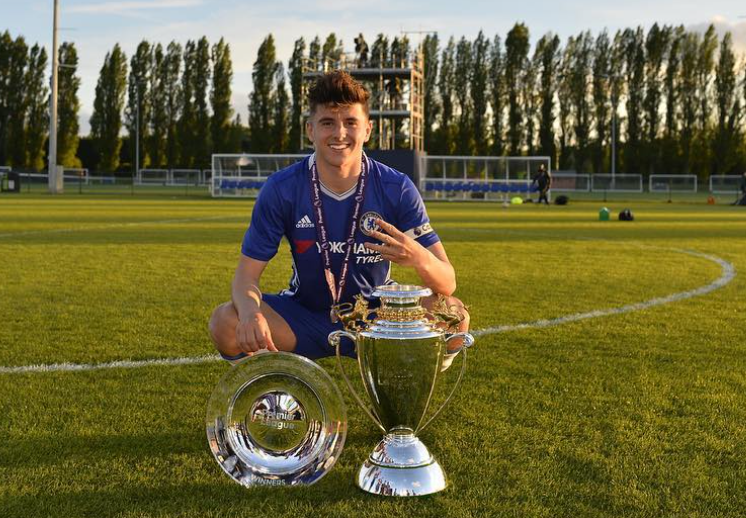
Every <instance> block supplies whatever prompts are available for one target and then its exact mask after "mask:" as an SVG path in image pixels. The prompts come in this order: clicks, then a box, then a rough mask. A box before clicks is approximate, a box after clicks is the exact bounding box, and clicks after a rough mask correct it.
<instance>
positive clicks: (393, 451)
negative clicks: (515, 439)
mask: <svg viewBox="0 0 746 518" xmlns="http://www.w3.org/2000/svg"><path fill="white" fill-rule="evenodd" d="M431 294H432V292H431V291H430V290H429V289H427V288H421V287H419V286H408V285H397V284H394V285H387V286H379V287H378V288H377V289H376V291H375V292H374V293H373V296H374V297H380V298H381V307H380V308H379V309H376V310H369V309H368V307H367V302H365V301H364V300H363V299H362V297H359V298H358V299H357V302H356V303H355V305H354V306H352V305H351V304H350V305H347V307H344V308H340V310H339V311H338V314H339V316H340V319H341V320H342V321H343V322H344V323H345V327H346V328H347V330H345V331H334V332H333V333H331V334H330V335H329V343H330V344H331V345H333V346H335V347H336V349H337V359H338V364H339V368H340V370H341V372H342V376H343V377H344V379H345V382H346V383H347V386H348V387H349V388H350V391H351V392H352V394H353V396H354V397H355V399H356V400H357V402H358V404H360V406H361V407H362V408H363V410H365V412H366V413H367V414H368V416H369V417H370V418H371V419H372V420H373V421H374V422H375V423H376V424H377V425H378V426H379V427H380V428H381V430H382V431H383V432H384V433H385V434H386V435H385V436H384V438H383V440H382V441H381V442H380V443H378V446H376V448H375V449H374V450H373V453H371V454H370V456H369V457H368V460H366V461H365V463H364V464H363V466H362V468H361V469H360V472H359V473H358V478H357V484H358V486H360V488H362V489H363V490H365V491H367V492H369V493H374V494H377V495H390V496H420V495H428V494H431V493H437V492H438V491H442V490H443V489H445V487H446V477H445V473H444V472H443V469H442V468H441V467H440V465H439V464H438V462H437V461H436V460H435V459H434V458H433V456H432V455H431V454H430V452H429V451H428V450H427V448H426V447H425V445H424V444H423V443H422V441H420V439H418V438H417V434H418V433H419V432H421V431H422V430H423V429H424V428H425V427H426V426H427V425H428V424H429V423H430V422H432V420H433V419H434V418H435V417H436V416H437V415H438V413H440V411H441V410H443V408H444V407H445V405H446V404H447V403H448V400H450V398H451V396H453V394H454V392H455V390H456V388H457V387H458V385H459V383H460V381H461V378H462V376H463V374H464V370H465V368H466V354H465V351H464V352H463V353H462V356H463V360H462V364H461V370H460V371H459V375H458V380H457V381H456V384H455V385H454V387H453V389H452V390H451V392H450V394H449V395H448V398H447V399H446V401H445V402H444V403H443V405H442V406H441V407H440V408H439V409H438V410H437V411H435V412H434V413H432V415H431V416H430V417H429V418H428V419H427V420H426V419H425V416H426V415H427V410H428V405H429V404H430V401H431V399H432V396H433V391H434V388H435V385H436V381H437V379H438V377H439V376H440V375H441V371H442V370H443V367H444V363H443V362H444V355H445V353H446V348H447V344H448V342H450V341H451V340H454V339H460V340H461V342H462V345H461V346H460V347H461V349H465V348H468V347H471V346H472V345H474V338H473V337H472V335H470V334H469V333H454V334H448V331H449V330H452V329H454V328H455V326H456V325H457V324H458V323H459V322H460V320H461V317H460V316H459V315H458V314H457V313H456V312H452V311H451V310H450V308H448V307H447V306H446V303H445V299H443V298H442V297H441V299H440V300H439V302H438V304H436V306H435V307H434V308H433V309H432V310H431V311H430V312H429V313H428V312H427V311H426V310H425V309H424V308H423V307H422V306H421V305H420V301H421V299H422V298H423V297H427V296H429V295H431ZM371 313H375V314H376V318H375V320H372V321H371V320H369V316H370V315H371ZM342 337H347V338H349V339H351V340H352V341H354V342H355V345H356V351H357V358H358V366H359V367H360V375H361V376H362V379H363V386H364V387H365V391H366V392H367V394H368V399H369V400H370V403H371V407H372V408H369V407H368V405H366V404H365V403H363V401H362V399H361V397H360V396H359V395H358V394H357V392H356V391H355V389H354V388H353V386H352V384H351V383H350V380H349V379H348V377H347V375H346V374H345V371H344V366H343V364H342V359H341V355H340V345H339V344H340V339H341V338H342ZM449 352H454V351H449Z"/></svg>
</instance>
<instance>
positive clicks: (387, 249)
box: [365, 219, 429, 268]
mask: <svg viewBox="0 0 746 518" xmlns="http://www.w3.org/2000/svg"><path fill="white" fill-rule="evenodd" d="M376 224H377V225H378V226H379V227H381V230H383V232H378V231H375V230H374V231H372V232H371V233H370V236H371V237H373V238H375V239H378V240H379V241H381V242H382V243H383V244H381V245H376V244H374V243H365V247H366V248H368V249H369V250H373V251H375V252H378V253H380V254H381V257H383V258H384V259H386V260H387V261H391V262H392V263H396V264H398V265H401V266H409V267H412V268H414V267H416V266H419V265H421V264H422V263H423V262H425V261H426V260H427V254H429V252H428V251H427V249H426V248H425V247H424V246H422V245H421V244H419V243H418V242H417V241H415V240H414V239H412V238H411V237H409V236H408V235H406V234H404V233H403V232H400V231H399V230H398V229H397V228H396V227H395V226H394V225H391V224H389V223H386V222H385V221H383V220H382V219H376Z"/></svg>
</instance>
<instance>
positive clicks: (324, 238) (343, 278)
mask: <svg viewBox="0 0 746 518" xmlns="http://www.w3.org/2000/svg"><path fill="white" fill-rule="evenodd" d="M367 173H368V162H367V160H366V158H365V155H363V160H362V164H361V166H360V177H359V178H358V180H357V189H356V190H355V205H354V206H353V209H352V216H351V218H350V229H349V231H348V232H347V241H346V243H347V249H346V251H345V256H344V260H343V262H342V270H341V271H340V273H339V285H337V282H336V279H335V276H334V272H332V256H331V245H330V244H329V233H328V232H327V230H326V221H325V220H324V211H323V209H322V201H321V181H320V180H319V171H318V169H317V168H316V160H314V162H313V164H312V165H311V202H312V203H313V211H314V216H315V217H316V234H317V237H318V239H319V245H320V247H321V256H322V258H323V261H324V277H325V278H326V284H327V285H328V286H329V293H330V294H331V296H332V308H334V306H336V305H337V304H339V301H340V300H341V299H342V292H343V291H344V287H345V284H346V283H347V273H348V272H349V270H350V258H351V257H352V249H353V248H354V246H355V231H356V230H357V225H358V221H359V220H360V212H361V210H362V208H363V198H364V196H365V185H366V183H367Z"/></svg>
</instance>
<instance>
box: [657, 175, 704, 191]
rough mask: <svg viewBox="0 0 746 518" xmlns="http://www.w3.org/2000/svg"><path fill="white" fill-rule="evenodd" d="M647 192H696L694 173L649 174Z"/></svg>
mask: <svg viewBox="0 0 746 518" xmlns="http://www.w3.org/2000/svg"><path fill="white" fill-rule="evenodd" d="M648 192H659V193H672V192H689V193H696V192H697V175H695V174H651V175H650V177H649V178H648Z"/></svg>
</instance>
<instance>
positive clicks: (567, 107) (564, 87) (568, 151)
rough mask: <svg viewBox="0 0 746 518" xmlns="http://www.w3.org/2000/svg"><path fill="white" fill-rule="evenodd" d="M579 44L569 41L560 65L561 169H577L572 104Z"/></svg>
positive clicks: (558, 90) (558, 120)
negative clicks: (573, 70) (576, 49)
mask: <svg viewBox="0 0 746 518" xmlns="http://www.w3.org/2000/svg"><path fill="white" fill-rule="evenodd" d="M576 45H577V43H576V41H575V37H574V36H570V37H569V38H568V39H567V43H566V44H565V47H564V49H562V58H561V59H560V65H559V72H560V73H559V82H558V84H557V96H558V98H559V99H560V102H559V113H558V118H557V126H558V128H559V135H558V141H559V159H558V163H559V169H570V168H572V167H575V165H574V163H573V162H572V160H573V156H572V141H573V138H572V102H570V98H571V96H572V95H573V81H572V67H573V60H574V53H575V47H576Z"/></svg>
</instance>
